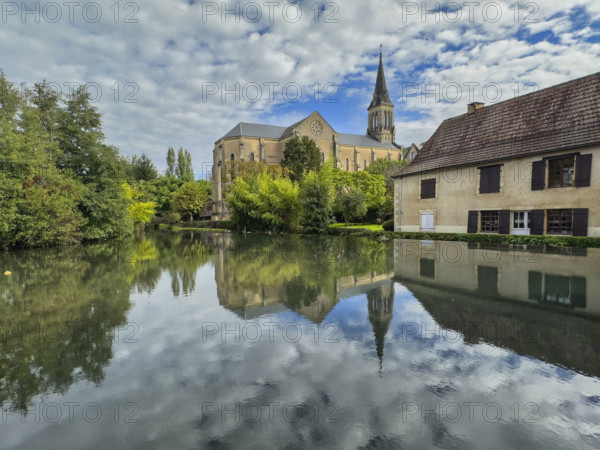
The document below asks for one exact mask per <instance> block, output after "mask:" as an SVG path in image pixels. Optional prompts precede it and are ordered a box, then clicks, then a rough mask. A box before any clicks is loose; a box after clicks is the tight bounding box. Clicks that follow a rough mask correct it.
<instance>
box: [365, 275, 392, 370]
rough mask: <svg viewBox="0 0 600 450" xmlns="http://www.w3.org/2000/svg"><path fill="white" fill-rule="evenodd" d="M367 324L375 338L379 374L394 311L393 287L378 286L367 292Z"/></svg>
mask: <svg viewBox="0 0 600 450" xmlns="http://www.w3.org/2000/svg"><path fill="white" fill-rule="evenodd" d="M367 309H368V311H369V322H371V326H372V327H373V334H374V337H375V352H376V354H377V358H378V359H379V373H380V374H381V373H382V371H383V350H384V347H385V335H386V334H387V331H388V328H389V325H390V322H391V321H392V316H393V309H394V286H393V285H390V286H379V287H377V288H375V289H373V290H371V291H369V292H367Z"/></svg>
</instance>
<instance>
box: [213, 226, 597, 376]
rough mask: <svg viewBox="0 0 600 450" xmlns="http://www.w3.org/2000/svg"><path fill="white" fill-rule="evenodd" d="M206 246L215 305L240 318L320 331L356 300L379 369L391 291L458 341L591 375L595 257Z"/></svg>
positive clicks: (311, 242)
mask: <svg viewBox="0 0 600 450" xmlns="http://www.w3.org/2000/svg"><path fill="white" fill-rule="evenodd" d="M207 238H208V239H210V241H211V242H210V244H211V246H212V247H213V248H214V266H215V277H216V281H217V292H218V297H219V302H220V304H221V305H222V306H223V307H225V308H227V309H229V310H231V311H233V312H235V313H236V314H237V315H238V316H239V317H241V318H242V319H244V320H252V319H255V318H258V317H261V316H266V315H269V314H275V313H278V312H283V311H288V310H292V311H295V312H296V313H298V314H301V315H302V316H304V317H306V318H307V319H309V320H310V321H312V322H314V323H316V324H320V323H322V322H323V321H324V320H325V319H326V318H327V316H328V315H329V314H330V312H331V311H332V310H333V308H334V307H335V306H336V304H338V302H340V300H343V299H345V298H351V297H356V296H361V295H363V296H365V297H366V301H367V308H368V319H369V322H370V324H371V327H372V330H373V334H374V341H375V351H376V353H377V356H378V359H379V363H380V367H381V364H382V362H383V357H384V346H385V339H386V335H387V334H388V331H389V328H390V323H391V322H392V318H393V310H394V297H395V292H394V285H395V283H399V284H400V285H402V287H404V288H406V289H408V290H409V291H410V293H411V294H412V295H413V296H414V297H415V298H416V300H418V301H419V302H420V304H421V305H422V306H423V307H424V309H425V310H426V311H427V313H428V314H429V315H431V317H432V318H433V319H434V320H435V321H436V322H437V323H438V324H439V325H440V326H441V327H443V328H444V329H448V330H453V331H455V332H458V333H460V335H462V339H464V341H465V343H468V344H477V343H480V342H486V343H488V344H492V345H495V346H499V347H503V348H506V349H509V350H512V351H515V352H517V353H519V354H521V355H524V356H532V357H534V358H537V359H540V360H543V361H547V362H550V363H553V364H557V365H560V366H564V367H567V368H570V369H574V370H576V371H578V372H582V373H585V374H590V375H594V376H600V350H599V349H598V346H597V342H600V326H599V325H600V323H599V321H600V276H599V275H600V273H599V271H600V269H599V268H600V251H598V250H597V249H589V250H586V249H565V250H548V249H536V248H534V249H532V248H529V249H527V248H518V249H516V248H515V249H513V248H509V247H508V246H504V247H485V246H481V245H473V244H467V243H458V242H429V241H405V240H395V241H394V242H393V244H392V243H390V242H378V241H376V240H372V239H331V238H325V237H292V238H289V237H286V238H285V241H284V240H283V238H269V239H268V242H267V243H265V241H264V240H260V239H258V240H257V237H254V238H248V239H245V238H243V237H240V236H235V235H231V234H221V235H210V236H209V237H207ZM290 239H291V242H290ZM397 320H399V321H400V322H402V320H403V318H402V317H398V318H397ZM388 339H389V336H388ZM393 345H396V344H393ZM397 345H401V344H400V343H397Z"/></svg>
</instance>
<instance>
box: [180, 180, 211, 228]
mask: <svg viewBox="0 0 600 450" xmlns="http://www.w3.org/2000/svg"><path fill="white" fill-rule="evenodd" d="M207 199H208V194H207V192H206V189H205V188H204V186H202V184H200V183H196V182H195V181H188V182H187V183H184V184H183V185H182V186H181V187H180V188H179V189H178V190H177V191H176V192H175V194H174V195H173V209H174V210H175V211H177V212H179V213H181V214H182V216H184V217H185V216H189V218H190V220H191V219H192V217H193V215H194V214H198V213H200V212H202V210H203V209H204V206H205V205H206V200H207Z"/></svg>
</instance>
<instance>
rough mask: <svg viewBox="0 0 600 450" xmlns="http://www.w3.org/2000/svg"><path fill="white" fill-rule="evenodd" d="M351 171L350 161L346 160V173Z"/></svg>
mask: <svg viewBox="0 0 600 450" xmlns="http://www.w3.org/2000/svg"><path fill="white" fill-rule="evenodd" d="M349 171H350V161H348V158H346V172H349Z"/></svg>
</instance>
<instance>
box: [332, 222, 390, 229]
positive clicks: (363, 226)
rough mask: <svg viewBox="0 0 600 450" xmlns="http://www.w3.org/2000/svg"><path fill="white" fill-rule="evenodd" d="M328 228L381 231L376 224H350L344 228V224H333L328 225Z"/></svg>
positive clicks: (379, 226) (379, 225)
mask: <svg viewBox="0 0 600 450" xmlns="http://www.w3.org/2000/svg"><path fill="white" fill-rule="evenodd" d="M329 227H330V228H345V229H355V230H356V229H359V230H360V229H365V230H371V231H383V228H381V224H377V223H351V224H350V225H349V226H348V227H346V224H345V223H334V224H333V225H329Z"/></svg>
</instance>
